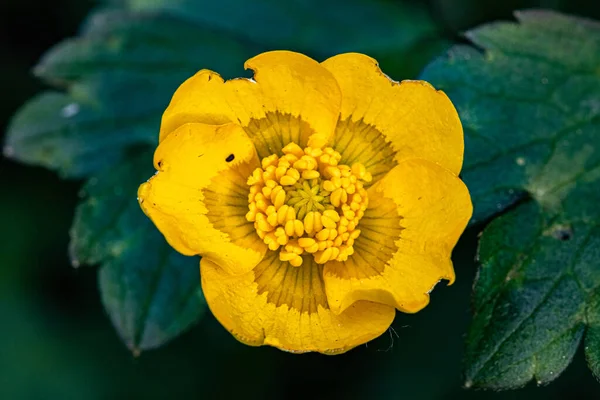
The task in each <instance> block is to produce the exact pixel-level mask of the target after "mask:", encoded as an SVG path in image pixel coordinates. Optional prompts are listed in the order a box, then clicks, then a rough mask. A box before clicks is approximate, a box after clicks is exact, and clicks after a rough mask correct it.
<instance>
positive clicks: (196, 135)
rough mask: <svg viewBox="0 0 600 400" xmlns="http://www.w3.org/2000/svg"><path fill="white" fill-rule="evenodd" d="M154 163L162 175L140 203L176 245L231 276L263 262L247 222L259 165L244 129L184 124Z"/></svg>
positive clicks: (259, 245) (261, 247) (158, 151)
mask: <svg viewBox="0 0 600 400" xmlns="http://www.w3.org/2000/svg"><path fill="white" fill-rule="evenodd" d="M154 164H155V167H156V169H157V170H158V172H157V173H156V174H155V175H154V176H153V177H152V178H151V179H149V180H148V182H147V183H144V184H142V185H141V186H140V188H139V191H138V200H139V202H140V205H141V207H142V209H143V210H144V212H145V213H146V215H148V217H150V219H151V220H152V221H153V222H154V224H155V225H156V226H157V227H158V229H159V230H160V231H161V232H162V234H163V235H165V238H166V239H167V241H168V242H169V244H170V245H171V246H173V247H174V248H175V249H176V250H177V251H179V252H180V253H182V254H185V255H195V254H200V255H202V256H203V257H206V258H208V259H210V260H212V261H214V262H215V263H217V264H219V265H220V266H221V267H222V268H224V269H225V270H227V271H228V272H229V273H243V272H246V271H249V270H250V269H252V268H253V267H254V266H255V265H256V264H257V263H258V262H259V261H260V259H261V258H262V257H263V254H264V253H265V244H264V243H263V242H262V240H260V238H259V237H258V236H257V235H256V231H255V229H254V226H253V224H252V223H251V222H248V221H247V220H246V213H247V212H248V186H247V185H246V179H247V178H248V176H250V174H251V172H252V171H253V169H254V168H256V167H258V166H259V161H258V157H257V155H256V151H255V149H254V146H253V145H252V142H251V141H250V140H249V139H248V136H247V135H246V133H245V132H244V131H243V130H242V129H241V128H240V127H239V126H237V125H234V124H226V125H220V126H217V125H205V124H199V123H193V124H185V125H182V126H181V127H179V128H178V129H177V130H175V131H174V132H173V133H172V134H171V135H169V137H168V138H166V139H165V140H163V141H162V143H161V144H160V145H159V146H158V148H157V149H156V152H155V153H154Z"/></svg>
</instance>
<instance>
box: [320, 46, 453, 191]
mask: <svg viewBox="0 0 600 400" xmlns="http://www.w3.org/2000/svg"><path fill="white" fill-rule="evenodd" d="M322 65H323V66H324V67H325V68H327V69H328V70H329V71H331V72H332V74H333V75H334V76H335V78H336V79H337V81H338V83H339V85H340V88H341V89H342V111H341V115H340V122H339V123H338V126H337V129H336V134H335V138H334V140H333V143H334V144H333V146H332V147H333V148H334V149H335V150H336V151H338V152H340V153H341V155H342V160H341V161H340V163H342V164H347V165H352V164H353V163H354V162H360V163H362V164H364V165H365V167H367V171H368V172H370V173H371V174H372V175H373V178H374V181H376V180H377V179H379V178H381V177H383V175H384V174H385V173H386V172H387V171H389V170H390V169H392V168H393V167H394V165H396V163H398V162H400V161H401V160H404V159H411V158H423V159H426V160H430V161H432V162H434V163H437V164H439V165H441V166H443V167H445V168H447V169H449V170H450V171H452V172H454V173H455V174H458V173H459V172H460V169H461V166H462V161H463V151H464V143H463V131H462V126H461V123H460V120H459V118H458V114H457V113H456V110H455V108H454V106H453V105H452V103H451V102H450V100H449V99H448V97H447V96H446V95H445V94H444V93H443V92H441V91H436V90H435V89H434V88H433V87H432V86H431V85H430V84H428V83H427V82H424V81H408V80H406V81H402V82H400V83H398V82H395V81H392V80H391V79H390V78H389V77H388V76H386V75H385V74H384V73H383V72H382V71H381V70H380V69H379V67H378V65H377V61H375V60H374V59H372V58H370V57H367V56H365V55H362V54H356V53H348V54H341V55H338V56H334V57H332V58H330V59H328V60H326V61H324V62H323V63H322ZM389 145H391V148H390V146H389Z"/></svg>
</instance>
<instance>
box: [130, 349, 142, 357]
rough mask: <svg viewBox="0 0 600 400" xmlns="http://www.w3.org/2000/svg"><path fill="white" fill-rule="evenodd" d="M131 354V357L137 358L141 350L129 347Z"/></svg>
mask: <svg viewBox="0 0 600 400" xmlns="http://www.w3.org/2000/svg"><path fill="white" fill-rule="evenodd" d="M131 354H133V357H135V358H138V357H139V356H141V355H142V350H141V349H140V348H139V347H133V348H132V349H131Z"/></svg>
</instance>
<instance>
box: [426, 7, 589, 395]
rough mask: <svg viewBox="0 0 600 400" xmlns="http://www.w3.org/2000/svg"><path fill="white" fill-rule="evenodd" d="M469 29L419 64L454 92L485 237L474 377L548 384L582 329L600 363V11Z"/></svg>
mask: <svg viewBox="0 0 600 400" xmlns="http://www.w3.org/2000/svg"><path fill="white" fill-rule="evenodd" d="M516 16H517V19H518V23H495V24H490V25H484V26H483V27H481V28H478V29H475V30H473V31H470V32H468V33H467V37H468V38H469V39H470V40H471V41H472V42H473V43H474V44H475V45H476V46H478V47H479V48H480V49H481V50H479V49H477V48H474V47H468V46H457V47H454V48H452V49H451V50H450V51H449V53H448V56H447V57H444V58H441V59H439V60H437V61H435V62H434V63H432V64H431V65H430V66H429V67H427V69H426V70H425V72H424V74H423V77H424V79H427V80H429V81H431V82H432V83H433V84H434V85H435V86H436V87H437V88H439V89H442V90H444V91H445V92H446V93H447V94H448V95H449V96H450V98H451V99H452V100H453V102H454V103H455V105H456V107H457V109H458V111H459V114H460V116H461V119H462V122H463V126H464V129H465V136H466V138H465V145H466V154H465V166H464V169H463V173H462V175H463V179H464V180H465V182H466V183H467V185H468V186H469V188H470V190H471V194H472V197H473V201H474V204H475V215H474V219H473V221H472V222H475V223H476V222H479V221H483V220H486V219H488V218H490V217H493V216H494V215H496V214H498V213H501V212H502V211H504V210H506V209H507V208H508V207H510V206H512V205H514V209H512V210H510V211H509V212H508V213H507V214H506V215H503V216H501V217H500V218H498V219H496V220H494V221H493V222H492V223H491V224H490V226H488V227H487V228H486V229H485V230H484V232H483V237H482V239H481V243H480V253H479V260H480V262H481V269H480V271H479V275H478V279H477V281H476V284H475V289H474V308H475V315H474V319H473V323H472V325H471V328H470V332H469V335H468V338H467V357H466V378H467V383H466V385H467V386H475V387H484V388H494V389H507V388H515V387H519V386H522V385H524V384H525V383H527V382H528V381H530V380H532V379H535V380H536V381H537V382H538V384H543V383H546V382H549V381H551V380H552V379H554V378H556V377H557V376H558V375H559V374H560V373H561V372H562V371H563V370H564V369H565V368H566V367H567V365H568V364H569V362H570V360H571V358H572V357H573V354H574V353H575V351H576V349H577V346H578V344H579V343H580V341H581V338H582V337H583V336H584V332H585V331H586V326H587V333H586V339H585V340H586V343H587V344H586V355H587V357H588V360H589V363H590V366H591V368H592V369H593V370H594V373H595V374H596V375H598V370H599V367H598V360H599V359H600V346H599V345H598V340H599V339H598V337H599V336H598V323H599V322H598V321H600V320H599V318H598V317H600V315H599V313H598V305H597V304H598V299H597V297H598V295H597V293H598V291H597V290H598V288H600V252H599V250H598V249H600V209H599V208H598V204H600V190H598V187H599V185H600V69H599V68H598V66H599V65H600V25H599V24H597V23H595V22H591V21H587V20H583V19H579V18H574V17H569V16H565V15H561V14H557V13H553V12H544V11H527V12H520V13H517V14H516Z"/></svg>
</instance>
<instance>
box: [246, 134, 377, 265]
mask: <svg viewBox="0 0 600 400" xmlns="http://www.w3.org/2000/svg"><path fill="white" fill-rule="evenodd" d="M282 152H283V155H282V156H278V155H277V154H272V155H270V156H268V157H265V158H263V159H262V161H261V164H262V168H256V169H255V170H254V172H253V173H252V175H251V176H250V177H249V178H248V182H247V183H248V186H250V194H249V195H248V209H249V211H248V213H247V214H246V219H247V220H248V221H251V222H254V228H255V229H256V232H257V234H258V236H259V237H260V238H261V239H262V240H263V241H264V242H265V244H267V245H268V246H269V249H271V250H273V251H277V250H280V251H279V259H280V260H281V261H289V263H290V264H292V265H293V266H295V267H299V266H300V265H302V255H304V254H305V253H308V254H312V255H313V257H314V260H315V262H317V263H318V264H325V263H326V262H327V261H332V260H337V261H345V260H347V259H348V256H350V255H352V254H353V253H354V248H353V244H354V240H355V239H356V238H357V237H358V236H359V235H360V230H359V229H356V227H357V225H358V222H359V221H360V219H361V218H362V216H363V215H364V212H365V210H366V208H367V205H368V203H369V199H368V197H367V191H366V190H365V189H364V187H363V185H364V182H370V181H371V179H372V177H371V174H370V173H368V172H367V171H366V169H365V167H364V165H362V164H359V163H356V164H353V165H352V167H350V166H348V165H338V162H339V161H340V159H341V155H340V153H338V152H337V151H334V150H333V149H332V148H331V147H327V148H325V149H321V148H311V147H307V148H305V149H304V150H303V149H302V148H300V146H298V145H297V144H296V143H293V142H292V143H289V144H288V145H287V146H285V147H284V148H283V149H282ZM280 248H281V249H280Z"/></svg>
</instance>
